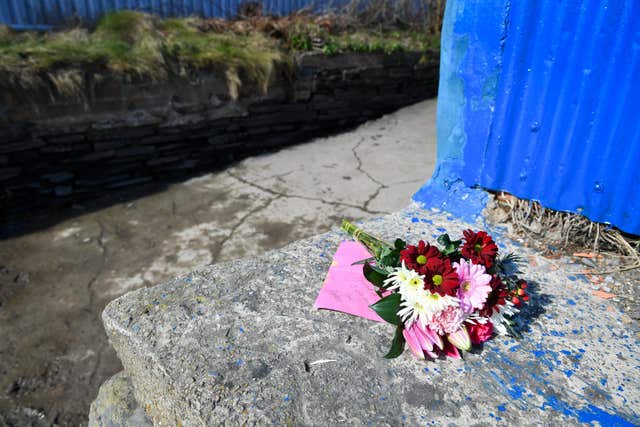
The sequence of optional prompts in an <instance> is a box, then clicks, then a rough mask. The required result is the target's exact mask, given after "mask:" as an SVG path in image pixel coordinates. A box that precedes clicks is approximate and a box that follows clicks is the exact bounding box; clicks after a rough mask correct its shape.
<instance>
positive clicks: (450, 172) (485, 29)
mask: <svg viewBox="0 0 640 427" xmlns="http://www.w3.org/2000/svg"><path fill="white" fill-rule="evenodd" d="M639 20H640V2H638V1H637V0H612V1H607V0H584V1H561V2H558V1H556V0H540V1H510V0H487V1H484V2H476V1H467V0H449V1H448V2H447V12H446V15H445V23H444V29H443V38H442V58H441V62H440V63H441V69H440V73H441V77H440V94H439V100H438V166H437V168H436V172H435V174H434V177H433V178H432V182H431V183H430V185H432V186H433V184H434V183H435V184H438V183H440V185H441V186H443V187H445V188H454V185H453V183H455V182H456V180H459V179H462V180H463V181H464V183H465V184H466V185H468V186H480V187H484V188H488V189H493V190H504V191H507V192H509V193H512V194H514V195H516V196H518V197H521V198H524V199H533V200H537V201H540V202H541V204H542V205H544V206H547V207H550V208H553V209H556V210H561V211H570V212H578V213H581V214H583V215H585V216H587V217H588V218H590V219H592V220H594V221H598V222H606V223H611V224H613V225H615V226H616V227H618V228H620V229H622V230H624V231H627V232H630V233H634V234H640V167H638V164H640V21H639ZM425 194H427V192H426V190H425V191H422V192H420V193H418V195H417V199H418V200H420V197H422V196H424V195H425ZM425 197H426V196H425Z"/></svg>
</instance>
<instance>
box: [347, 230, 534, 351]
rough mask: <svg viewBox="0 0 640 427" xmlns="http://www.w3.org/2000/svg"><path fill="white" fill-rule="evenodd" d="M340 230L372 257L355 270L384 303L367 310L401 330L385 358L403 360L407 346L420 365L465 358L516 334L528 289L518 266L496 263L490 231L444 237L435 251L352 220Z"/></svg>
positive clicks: (507, 259)
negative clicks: (499, 338)
mask: <svg viewBox="0 0 640 427" xmlns="http://www.w3.org/2000/svg"><path fill="white" fill-rule="evenodd" d="M342 229H343V230H344V231H345V232H347V233H348V234H349V235H350V236H351V237H353V238H354V239H355V240H357V241H358V242H360V243H362V244H363V245H364V246H366V247H367V249H368V251H369V252H370V253H371V255H372V256H371V257H370V258H367V259H364V260H362V261H358V262H357V264H362V265H363V269H362V271H363V274H364V277H365V278H366V279H367V281H368V282H369V283H371V284H372V285H373V286H374V287H375V289H376V293H377V294H378V296H379V297H380V299H379V301H377V302H376V303H374V304H372V305H371V306H370V307H371V308H372V309H373V310H374V311H375V312H376V313H377V314H378V316H380V318H382V319H383V320H384V321H386V322H388V323H391V324H393V325H395V327H396V332H395V336H394V338H393V342H392V344H391V349H390V350H389V352H388V353H387V354H386V355H385V357H386V358H394V357H398V356H399V355H400V354H402V351H403V349H404V344H405V343H406V344H407V345H408V346H409V348H410V349H411V351H412V353H413V354H414V356H416V357H417V358H420V359H423V358H425V356H428V357H430V358H434V359H435V358H437V357H439V356H441V355H445V356H449V357H453V358H460V350H462V351H469V350H470V349H471V346H472V344H481V343H483V342H485V341H487V340H489V339H490V338H491V337H492V336H493V334H494V333H496V334H499V335H516V332H515V331H514V330H513V328H512V325H513V321H512V320H511V319H512V317H513V316H514V315H515V314H516V313H518V312H519V310H518V309H519V308H520V307H521V306H522V304H523V303H524V302H526V301H528V300H529V295H528V294H527V291H526V289H527V283H526V282H525V281H524V280H522V279H519V278H518V274H519V273H520V271H519V268H518V264H519V263H520V262H521V260H520V259H519V258H518V257H517V256H515V255H513V254H509V255H506V256H504V257H499V256H498V246H497V245H496V244H495V242H494V241H493V239H492V238H491V236H490V235H488V234H487V233H486V232H484V231H478V232H474V231H472V230H466V231H464V232H463V237H462V238H461V239H460V240H454V241H452V240H451V239H450V237H449V236H448V235H447V234H443V235H441V236H440V237H439V238H438V239H437V243H439V244H440V247H437V246H434V245H431V244H429V243H427V242H424V241H422V240H420V241H419V242H418V244H417V245H407V244H406V243H405V242H403V241H402V240H400V239H397V240H396V241H395V242H394V243H393V244H390V243H387V242H384V241H382V240H381V239H378V238H376V237H374V236H371V235H370V234H368V233H366V232H365V231H363V230H361V229H359V228H357V227H355V226H354V225H353V224H351V223H350V222H348V221H344V222H343V224H342Z"/></svg>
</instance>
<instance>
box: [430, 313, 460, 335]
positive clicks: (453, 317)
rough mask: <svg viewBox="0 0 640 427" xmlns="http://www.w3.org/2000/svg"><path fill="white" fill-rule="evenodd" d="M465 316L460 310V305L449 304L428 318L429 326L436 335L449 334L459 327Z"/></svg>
mask: <svg viewBox="0 0 640 427" xmlns="http://www.w3.org/2000/svg"><path fill="white" fill-rule="evenodd" d="M465 318H466V316H465V313H463V312H462V310H460V307H456V306H449V307H447V308H445V309H444V310H442V311H439V312H438V313H436V314H434V315H433V316H432V317H431V319H429V328H431V329H432V330H433V331H434V332H435V333H437V334H438V335H446V334H450V333H452V332H455V331H457V330H458V329H460V325H462V322H463V321H464V320H465Z"/></svg>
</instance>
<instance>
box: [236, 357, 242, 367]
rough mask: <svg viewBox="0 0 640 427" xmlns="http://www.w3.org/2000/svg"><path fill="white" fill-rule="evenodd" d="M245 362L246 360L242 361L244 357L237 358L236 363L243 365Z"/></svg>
mask: <svg viewBox="0 0 640 427" xmlns="http://www.w3.org/2000/svg"><path fill="white" fill-rule="evenodd" d="M243 363H244V362H243V361H242V359H238V360H236V365H237V366H242V364H243Z"/></svg>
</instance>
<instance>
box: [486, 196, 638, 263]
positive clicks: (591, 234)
mask: <svg viewBox="0 0 640 427" xmlns="http://www.w3.org/2000/svg"><path fill="white" fill-rule="evenodd" d="M495 201H496V203H495V204H494V205H493V207H492V208H491V209H490V216H491V217H492V218H493V220H494V221H495V222H508V223H510V224H511V225H512V226H513V229H514V231H515V232H516V233H519V234H523V235H525V236H527V237H529V238H530V239H531V240H534V241H544V242H547V243H549V244H553V245H556V246H558V247H559V248H563V249H571V250H572V251H579V250H581V249H583V248H586V249H588V250H592V251H593V252H595V253H597V252H609V253H612V254H615V255H616V256H619V257H620V267H619V268H616V269H614V270H612V271H606V272H597V273H598V274H608V273H612V272H619V271H626V270H632V269H636V268H640V238H639V237H637V236H630V235H627V234H624V233H621V232H620V231H619V230H616V229H615V228H612V227H611V226H609V225H606V224H600V223H596V222H593V221H591V220H589V219H588V218H586V217H584V216H582V215H579V214H574V213H568V212H559V211H556V210H553V209H548V208H545V207H543V206H542V205H540V203H538V202H532V201H529V200H522V199H518V198H517V197H514V196H512V195H510V194H506V193H499V194H496V196H495Z"/></svg>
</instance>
